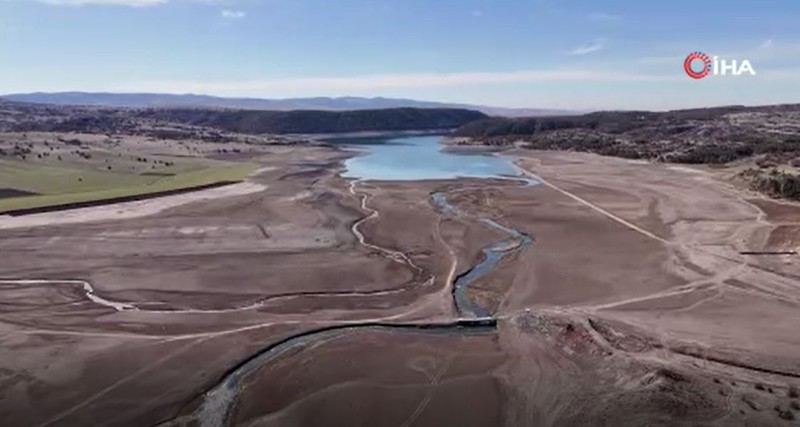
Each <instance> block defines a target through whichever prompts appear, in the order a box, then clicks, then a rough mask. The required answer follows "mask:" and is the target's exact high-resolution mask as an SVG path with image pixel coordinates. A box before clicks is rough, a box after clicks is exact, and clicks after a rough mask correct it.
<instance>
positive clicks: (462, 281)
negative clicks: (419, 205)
mask: <svg viewBox="0 0 800 427" xmlns="http://www.w3.org/2000/svg"><path fill="white" fill-rule="evenodd" d="M383 142H385V144H383V145H382V144H381V140H377V141H376V145H371V146H370V147H371V151H369V152H368V153H367V154H366V155H363V156H358V157H355V158H352V159H350V160H348V162H347V164H346V166H347V172H346V173H345V174H344V176H345V177H351V178H355V179H356V180H357V181H353V182H351V186H350V192H351V193H352V194H353V195H354V196H356V197H360V199H361V207H362V209H364V210H365V211H367V212H369V213H368V214H367V215H366V216H365V217H364V218H362V219H361V220H359V221H357V222H356V223H355V224H354V225H353V227H352V231H353V234H354V235H355V236H356V238H357V239H358V240H359V242H360V243H361V244H363V245H364V246H366V247H370V248H373V249H376V250H379V251H380V252H382V253H383V254H384V255H385V256H386V257H387V258H390V259H393V260H395V261H397V262H400V263H404V264H407V265H408V266H409V267H411V268H412V269H415V270H417V269H419V270H421V269H420V268H419V267H418V266H416V265H415V264H414V263H413V261H412V260H411V259H410V258H409V257H408V256H406V254H404V253H401V252H398V251H394V250H391V249H387V248H382V247H379V246H377V245H373V244H371V243H368V242H367V241H366V239H365V237H364V235H363V234H362V233H361V232H360V230H359V225H360V224H362V223H364V222H365V221H367V220H369V219H371V218H376V217H377V216H378V211H377V210H374V209H370V208H368V206H367V205H366V200H367V196H366V195H364V194H358V193H357V191H356V190H355V186H356V183H357V182H358V181H360V180H370V179H384V180H385V179H395V180H414V179H417V180H418V179H455V178H459V177H466V176H469V177H479V178H501V179H513V180H515V181H522V182H524V183H527V184H528V185H531V184H535V181H533V180H530V179H526V178H520V177H519V176H513V175H512V173H513V172H514V168H513V167H512V166H511V164H510V162H509V161H508V160H507V159H503V158H501V157H496V156H474V155H470V156H465V155H457V154H448V153H443V152H441V151H439V148H440V146H439V143H438V142H439V138H438V137H406V138H401V139H395V140H391V141H383ZM409 153H413V154H414V155H413V156H412V158H407V159H405V160H408V161H404V159H403V157H404V156H406V157H407V156H408V155H409ZM437 162H438V163H437ZM431 202H432V203H433V205H434V206H436V207H437V208H438V209H439V210H441V211H442V213H443V214H451V215H456V216H470V215H469V214H467V213H465V212H463V211H461V210H459V209H458V208H457V207H455V206H454V205H452V204H451V203H450V202H449V201H448V200H447V194H446V193H444V192H437V193H433V194H432V195H431ZM476 219H477V220H478V221H480V222H482V223H483V224H485V225H486V226H488V227H491V228H494V229H496V230H500V231H502V232H504V233H506V234H508V236H509V237H508V238H507V239H504V240H501V241H499V242H495V243H492V244H490V245H488V246H486V247H485V248H483V250H482V259H481V261H480V262H478V264H476V265H474V266H472V267H471V268H470V269H468V270H467V271H466V272H465V273H463V274H461V275H460V276H458V277H456V278H455V280H454V281H453V283H452V284H451V286H452V295H453V303H454V305H455V307H456V310H457V312H458V315H459V319H457V320H454V321H452V322H449V323H382V322H371V321H365V322H363V323H358V324H347V325H336V326H330V327H326V328H321V329H316V330H311V331H307V332H303V333H300V334H296V335H292V336H288V337H286V338H284V339H282V340H281V341H278V342H276V343H273V344H271V345H269V346H267V347H266V348H264V349H262V350H261V351H259V352H258V353H256V354H254V355H252V356H251V357H250V358H248V359H247V360H244V361H243V362H241V363H240V364H238V365H237V366H235V367H233V368H231V369H230V370H229V371H228V373H227V374H226V375H225V376H224V377H223V379H222V380H221V381H220V382H219V383H218V384H217V385H216V386H215V387H214V388H213V389H211V390H210V391H208V392H206V393H205V394H204V395H203V401H202V403H201V406H200V407H199V408H198V410H197V411H195V412H194V413H193V414H190V415H189V417H190V418H193V419H194V421H196V422H198V423H199V425H200V426H201V427H222V426H225V425H227V424H228V421H229V420H228V418H229V416H230V414H231V412H232V410H233V408H234V407H235V405H236V400H237V397H238V393H239V391H240V387H241V384H242V382H243V381H244V380H245V379H246V378H247V376H248V375H250V374H251V373H253V372H255V371H256V370H258V369H259V368H260V367H262V366H264V365H265V364H266V363H269V362H270V361H272V360H273V359H275V358H277V357H279V356H280V355H282V354H284V353H285V352H286V351H288V350H290V349H293V348H295V347H297V346H302V345H306V344H309V343H319V342H325V341H329V340H333V339H336V338H338V337H340V336H342V335H345V334H348V333H353V332H354V331H363V330H382V331H392V332H406V333H409V332H413V333H486V332H491V333H493V332H494V331H495V330H496V328H497V319H496V318H495V317H494V316H492V314H491V313H490V312H489V311H488V310H487V309H485V308H483V307H481V306H480V305H479V304H477V303H476V302H474V301H472V300H471V299H470V298H469V296H468V295H467V289H468V287H469V285H470V284H471V283H473V282H475V281H476V280H477V279H479V278H481V277H483V276H484V275H485V274H487V273H488V272H489V271H491V269H492V268H494V267H495V266H496V265H497V263H498V262H500V261H501V260H502V259H504V258H505V257H506V256H509V255H510V254H512V253H515V252H518V251H522V250H524V249H525V248H526V247H527V246H528V245H529V244H530V243H531V241H532V239H531V238H530V237H529V236H527V235H526V234H525V233H522V232H520V231H518V230H515V229H513V228H510V227H507V226H504V225H502V224H500V223H498V222H497V221H495V220H493V219H491V218H482V217H476ZM174 421H178V419H176V420H174ZM164 425H170V423H169V422H167V423H165V424H164Z"/></svg>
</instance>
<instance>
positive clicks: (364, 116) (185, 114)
mask: <svg viewBox="0 0 800 427" xmlns="http://www.w3.org/2000/svg"><path fill="white" fill-rule="evenodd" d="M138 115H139V117H145V118H150V119H159V120H165V121H168V122H173V123H183V124H189V125H194V126H204V127H211V128H215V129H221V130H225V131H229V132H238V133H248V134H319V133H345V132H362V131H403V130H433V129H453V128H457V127H459V126H462V125H464V124H466V123H469V122H471V121H474V120H479V119H483V118H486V115H484V114H483V113H480V112H477V111H471V110H461V109H445V108H443V109H419V108H391V109H384V110H358V111H254V110H236V111H230V110H197V109H169V110H163V109H161V110H144V111H141V112H139V113H138Z"/></svg>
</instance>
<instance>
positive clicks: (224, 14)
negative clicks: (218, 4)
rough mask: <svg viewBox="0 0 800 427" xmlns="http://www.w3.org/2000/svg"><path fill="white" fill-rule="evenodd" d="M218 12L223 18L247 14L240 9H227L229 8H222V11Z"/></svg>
mask: <svg viewBox="0 0 800 427" xmlns="http://www.w3.org/2000/svg"><path fill="white" fill-rule="evenodd" d="M220 14H221V15H222V17H223V18H225V19H230V20H236V19H242V18H244V17H245V16H246V15H247V14H246V13H244V12H243V11H241V10H229V9H223V10H222V12H220Z"/></svg>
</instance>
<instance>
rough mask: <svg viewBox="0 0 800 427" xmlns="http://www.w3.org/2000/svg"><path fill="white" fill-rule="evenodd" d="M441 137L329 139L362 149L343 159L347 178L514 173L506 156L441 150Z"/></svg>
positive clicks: (417, 177)
mask: <svg viewBox="0 0 800 427" xmlns="http://www.w3.org/2000/svg"><path fill="white" fill-rule="evenodd" d="M440 141H441V137H439V136H404V137H395V138H386V137H376V138H358V139H352V140H338V141H331V142H334V143H336V144H337V145H343V146H347V147H353V148H356V149H358V150H363V151H364V154H362V155H360V156H356V157H353V158H351V159H349V160H347V161H346V162H345V167H346V168H347V170H346V171H345V173H344V174H342V176H344V177H346V178H360V179H373V180H391V181H413V180H423V179H453V178H489V177H495V176H500V175H506V176H507V175H517V171H516V170H515V169H514V167H512V166H511V164H510V163H509V160H508V159H507V158H504V157H499V156H489V155H482V154H454V153H446V152H442V151H441V149H442V147H443V146H442V145H441V144H440Z"/></svg>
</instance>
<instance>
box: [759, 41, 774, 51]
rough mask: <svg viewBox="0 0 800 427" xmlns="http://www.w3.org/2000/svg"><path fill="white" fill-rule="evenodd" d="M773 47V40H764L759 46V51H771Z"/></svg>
mask: <svg viewBox="0 0 800 427" xmlns="http://www.w3.org/2000/svg"><path fill="white" fill-rule="evenodd" d="M772 45H773V43H772V39H767V40H764V42H763V43H761V44H760V45H758V48H759V49H770V48H772Z"/></svg>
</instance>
